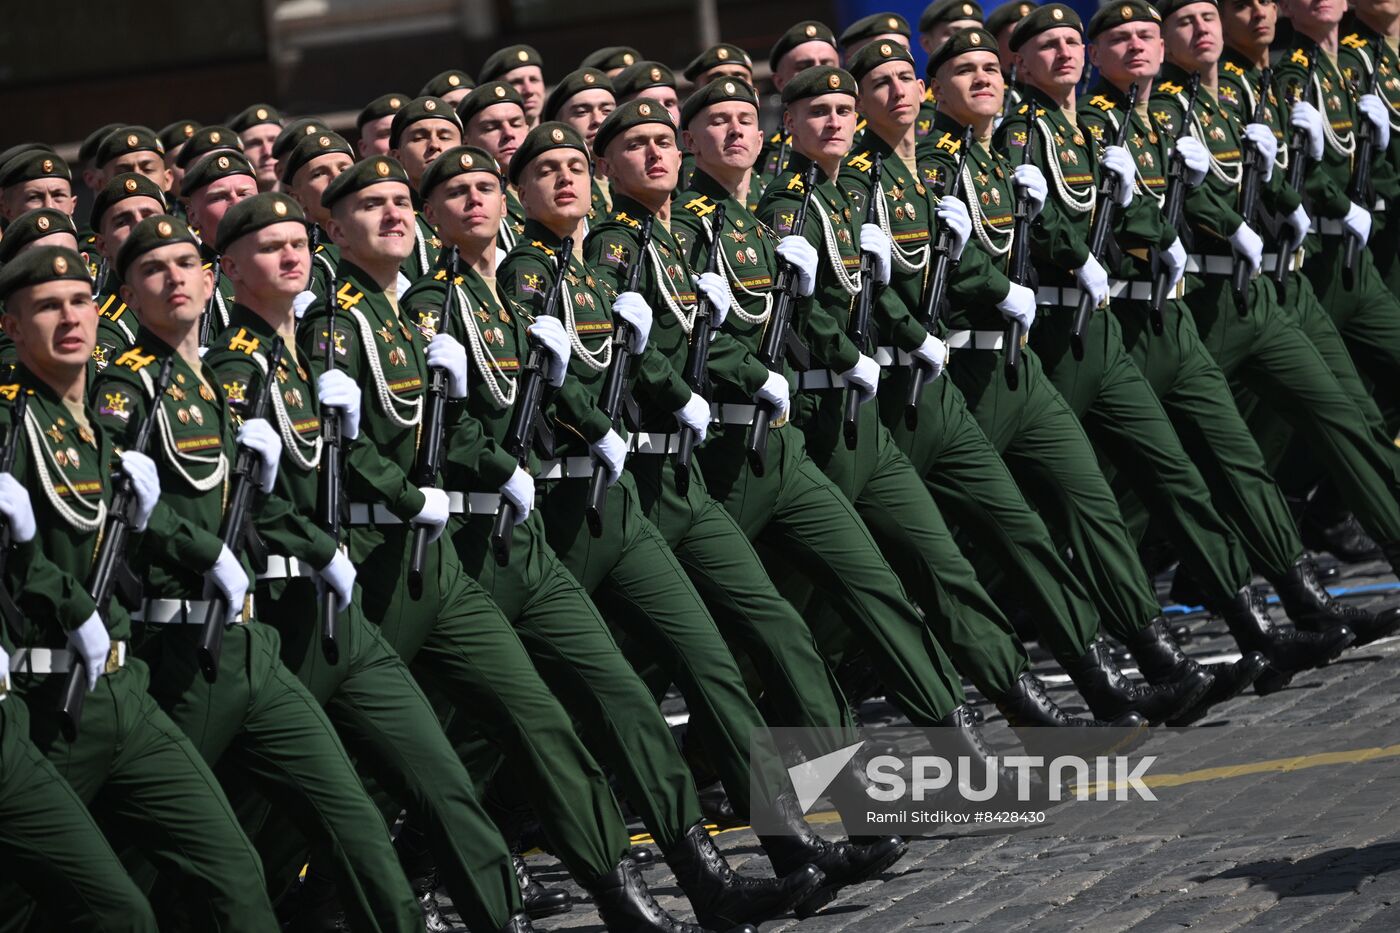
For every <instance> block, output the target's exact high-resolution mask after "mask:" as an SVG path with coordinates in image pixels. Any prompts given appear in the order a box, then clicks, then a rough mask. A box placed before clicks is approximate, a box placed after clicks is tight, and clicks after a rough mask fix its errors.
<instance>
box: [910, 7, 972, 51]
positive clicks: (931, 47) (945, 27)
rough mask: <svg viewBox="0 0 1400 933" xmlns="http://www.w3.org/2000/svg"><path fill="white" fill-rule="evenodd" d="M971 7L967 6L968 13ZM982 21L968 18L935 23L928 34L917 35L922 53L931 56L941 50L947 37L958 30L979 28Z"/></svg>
mask: <svg viewBox="0 0 1400 933" xmlns="http://www.w3.org/2000/svg"><path fill="white" fill-rule="evenodd" d="M971 9H972V5H971V4H968V11H969V12H971ZM981 25H982V21H981V20H980V19H977V18H976V17H972V16H969V17H968V18H967V19H955V20H953V21H952V22H951V23H935V24H934V26H933V28H932V29H930V30H929V31H928V32H921V33H919V45H922V46H923V47H924V51H925V52H927V53H929V54H930V55H932V54H933V53H934V52H937V51H938V50H939V49H941V48H943V43H945V42H947V41H948V37H949V36H951V35H952V34H953V33H955V32H957V31H958V30H959V29H971V28H973V27H980V26H981Z"/></svg>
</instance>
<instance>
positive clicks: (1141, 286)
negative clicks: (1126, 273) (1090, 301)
mask: <svg viewBox="0 0 1400 933" xmlns="http://www.w3.org/2000/svg"><path fill="white" fill-rule="evenodd" d="M1108 297H1110V298H1122V299H1123V300H1124V301H1151V300H1152V283H1151V282H1142V281H1129V280H1127V279H1109V280H1108Z"/></svg>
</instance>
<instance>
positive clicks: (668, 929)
mask: <svg viewBox="0 0 1400 933" xmlns="http://www.w3.org/2000/svg"><path fill="white" fill-rule="evenodd" d="M588 893H589V894H591V895H592V896H593V903H594V905H595V906H596V907H597V908H598V916H600V917H601V918H602V919H603V925H604V926H606V927H607V928H608V930H609V933H703V931H702V930H701V928H700V927H698V926H696V925H695V924H693V923H685V922H683V921H681V920H677V919H676V918H675V917H672V916H671V915H670V914H669V913H667V912H666V910H665V909H663V908H662V906H661V905H660V904H658V903H656V898H654V897H652V896H651V891H650V890H648V889H647V883H646V881H644V880H643V879H642V873H641V872H640V871H638V870H637V866H636V865H634V864H633V863H632V860H631V859H629V858H625V859H623V860H622V861H620V862H618V863H617V867H616V868H614V869H613V870H612V871H610V872H608V873H607V874H606V875H604V876H603V877H601V878H599V879H598V880H597V881H595V882H594V883H593V884H590V885H588Z"/></svg>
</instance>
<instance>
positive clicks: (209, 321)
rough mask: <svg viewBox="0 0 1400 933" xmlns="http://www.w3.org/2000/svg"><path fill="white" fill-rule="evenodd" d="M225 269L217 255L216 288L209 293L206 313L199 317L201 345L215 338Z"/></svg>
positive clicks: (205, 307) (206, 344) (205, 345)
mask: <svg viewBox="0 0 1400 933" xmlns="http://www.w3.org/2000/svg"><path fill="white" fill-rule="evenodd" d="M223 277H224V270H223V268H222V267H221V266H220V265H219V260H218V258H217V257H215V259H214V290H213V291H211V292H210V293H209V300H208V301H206V302H205V303H204V314H203V316H202V317H200V319H199V345H200V346H201V347H207V346H209V341H210V340H212V339H214V318H215V316H216V315H218V313H219V282H221V281H222V280H223Z"/></svg>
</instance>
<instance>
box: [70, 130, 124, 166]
mask: <svg viewBox="0 0 1400 933" xmlns="http://www.w3.org/2000/svg"><path fill="white" fill-rule="evenodd" d="M121 128H122V124H120V123H107V124H104V125H102V126H99V127H98V128H97V129H95V130H93V131H92V132H91V133H89V134H87V136H86V137H84V139H83V144H82V145H81V146H79V147H78V161H79V162H81V163H82V164H84V165H86V164H87V163H88V162H91V161H92V160H93V159H95V158H96V157H97V147H98V146H100V145H102V140H104V139H106V138H107V134H108V133H110V132H112V131H113V130H119V129H121Z"/></svg>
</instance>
